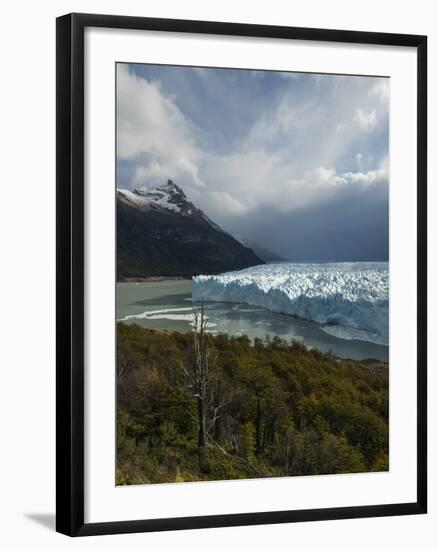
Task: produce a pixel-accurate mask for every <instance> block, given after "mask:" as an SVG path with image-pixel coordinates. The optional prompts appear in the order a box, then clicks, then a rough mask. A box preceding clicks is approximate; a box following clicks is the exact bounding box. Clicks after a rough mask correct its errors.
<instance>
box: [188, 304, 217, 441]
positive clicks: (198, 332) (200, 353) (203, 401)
mask: <svg viewBox="0 0 438 550" xmlns="http://www.w3.org/2000/svg"><path fill="white" fill-rule="evenodd" d="M193 318H194V323H193V354H192V356H191V358H190V360H189V361H188V362H187V364H183V366H182V367H183V371H184V374H185V375H186V379H187V382H188V387H189V388H190V389H191V391H192V392H193V396H194V397H195V398H196V401H197V405H198V446H199V447H205V444H206V417H207V409H208V396H207V378H208V371H209V366H210V360H211V348H210V346H209V344H208V337H207V334H206V329H207V322H208V320H207V316H206V315H205V307H204V302H203V301H202V302H201V306H200V307H199V308H193Z"/></svg>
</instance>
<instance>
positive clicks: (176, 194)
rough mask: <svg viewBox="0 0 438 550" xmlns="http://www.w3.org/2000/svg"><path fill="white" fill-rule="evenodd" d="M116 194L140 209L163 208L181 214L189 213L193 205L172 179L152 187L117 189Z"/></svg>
mask: <svg viewBox="0 0 438 550" xmlns="http://www.w3.org/2000/svg"><path fill="white" fill-rule="evenodd" d="M117 193H118V196H119V198H120V199H121V200H123V201H124V202H127V203H128V204H129V205H130V206H136V207H137V208H140V209H142V210H149V209H157V208H158V209H164V210H168V211H171V212H177V213H180V214H183V215H190V214H191V210H192V209H193V208H194V207H193V205H192V204H191V203H190V202H189V201H188V200H187V197H186V196H185V193H184V191H183V190H182V189H181V188H180V187H178V186H177V185H176V184H175V183H173V181H172V180H168V181H167V183H166V184H164V185H160V186H158V187H155V188H153V189H148V188H145V187H143V188H139V189H134V190H133V191H130V190H128V189H117Z"/></svg>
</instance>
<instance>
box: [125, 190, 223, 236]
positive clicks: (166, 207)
mask: <svg viewBox="0 0 438 550" xmlns="http://www.w3.org/2000/svg"><path fill="white" fill-rule="evenodd" d="M117 194H118V197H119V198H120V200H122V201H123V202H125V203H127V204H128V205H129V206H135V207H136V208H139V209H140V210H160V211H163V212H165V213H176V214H180V215H182V216H188V217H193V218H196V219H198V220H199V221H202V222H204V223H208V224H209V225H211V226H212V227H214V228H215V229H217V230H219V231H222V229H221V228H220V227H219V226H218V225H217V224H215V223H214V222H213V221H212V220H210V218H209V217H208V216H207V215H206V214H205V213H204V212H203V211H202V210H201V209H200V208H197V207H196V206H195V205H194V204H193V203H192V202H190V201H189V200H188V199H187V197H186V195H185V193H184V191H183V190H182V189H181V187H178V185H176V183H174V182H173V181H172V180H170V179H169V180H167V183H165V184H164V185H159V186H158V187H155V188H153V189H148V188H146V187H144V188H140V189H134V190H133V191H129V190H128V189H117Z"/></svg>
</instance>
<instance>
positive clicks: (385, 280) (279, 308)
mask: <svg viewBox="0 0 438 550" xmlns="http://www.w3.org/2000/svg"><path fill="white" fill-rule="evenodd" d="M192 299H193V301H196V302H200V301H201V300H204V301H213V302H236V303H246V304H250V305H254V306H261V307H264V308H266V309H269V310H271V311H274V312H277V313H284V314H287V315H295V316H298V317H302V318H304V319H308V320H311V321H314V322H317V323H321V324H322V326H321V328H322V329H323V330H326V332H328V333H329V334H332V335H337V336H338V337H342V338H347V339H360V340H365V341H369V342H374V343H376V344H383V345H387V344H388V339H389V269H388V262H343V263H306V264H304V263H276V264H265V265H258V266H255V267H249V268H247V269H243V270H241V271H230V272H227V273H221V274H219V275H198V276H195V277H193V278H192ZM349 329H350V330H349Z"/></svg>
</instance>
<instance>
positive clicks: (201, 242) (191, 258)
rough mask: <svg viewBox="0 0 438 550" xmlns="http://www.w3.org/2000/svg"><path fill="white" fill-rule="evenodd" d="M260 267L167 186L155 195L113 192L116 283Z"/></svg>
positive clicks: (174, 188) (248, 251)
mask: <svg viewBox="0 0 438 550" xmlns="http://www.w3.org/2000/svg"><path fill="white" fill-rule="evenodd" d="M263 263H264V262H263V261H262V260H261V259H260V258H259V257H258V256H257V255H256V254H255V252H254V251H253V250H251V249H250V248H248V247H246V246H244V245H242V244H241V243H240V242H239V241H238V240H236V239H235V238H234V237H232V236H231V235H229V234H228V233H226V232H225V231H223V230H222V229H221V228H220V227H219V226H218V225H217V224H215V223H214V222H213V221H212V220H210V219H209V218H208V216H207V215H206V214H205V213H204V212H203V211H202V210H200V209H199V208H197V207H196V206H195V205H194V204H193V203H191V202H190V201H189V200H188V199H187V197H186V196H185V194H184V192H183V190H182V189H181V188H180V187H178V186H177V185H176V184H175V183H173V182H172V181H171V180H169V181H168V182H167V184H165V185H162V186H160V187H157V188H155V189H150V190H145V189H137V190H134V191H129V190H126V189H117V278H118V280H119V281H120V280H125V279H128V278H145V277H154V276H168V277H169V276H170V277H172V276H180V277H191V276H192V275H197V274H213V273H222V272H224V271H230V270H237V269H242V268H245V267H250V266H253V265H258V264H263Z"/></svg>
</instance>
